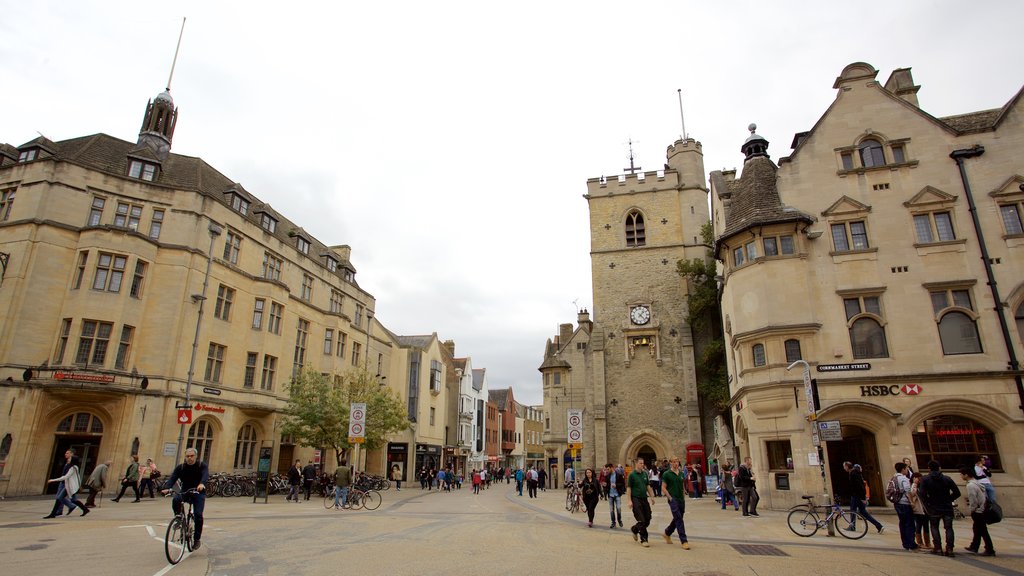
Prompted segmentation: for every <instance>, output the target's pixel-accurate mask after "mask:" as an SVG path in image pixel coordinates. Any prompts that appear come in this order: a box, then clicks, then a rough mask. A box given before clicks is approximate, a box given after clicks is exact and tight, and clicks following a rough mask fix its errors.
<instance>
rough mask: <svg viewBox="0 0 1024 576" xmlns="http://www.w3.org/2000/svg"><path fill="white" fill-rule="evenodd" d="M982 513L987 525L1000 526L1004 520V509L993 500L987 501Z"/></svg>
mask: <svg viewBox="0 0 1024 576" xmlns="http://www.w3.org/2000/svg"><path fill="white" fill-rule="evenodd" d="M981 513H982V517H983V518H984V520H985V524H998V523H999V522H1001V521H1002V520H1003V507H1002V506H1000V505H999V504H998V503H997V502H993V501H992V500H991V499H989V500H986V501H985V509H984V510H982V512H981Z"/></svg>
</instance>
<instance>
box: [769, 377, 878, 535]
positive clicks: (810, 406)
mask: <svg viewBox="0 0 1024 576" xmlns="http://www.w3.org/2000/svg"><path fill="white" fill-rule="evenodd" d="M797 365H803V367H804V396H805V397H806V398H807V414H808V416H807V419H808V421H810V423H811V443H813V444H814V446H815V447H816V448H817V449H818V463H819V466H820V467H821V486H822V490H823V491H824V495H825V504H826V505H828V506H831V505H832V499H831V498H830V497H829V495H828V484H827V482H826V480H825V451H824V450H823V449H822V447H821V439H822V436H823V435H822V434H819V430H824V429H825V428H820V427H819V426H817V424H818V422H817V420H818V411H817V408H815V405H814V404H815V402H814V396H815V394H814V382H813V381H811V365H810V364H808V363H807V362H806V361H805V360H797V361H795V362H793V363H792V364H790V365H789V366H788V367H787V368H786V370H787V371H789V370H792V369H793V368H794V367H796V366H797ZM869 368H871V365H870V364H868V365H867V368H855V369H856V370H867V369H869ZM818 369H819V371H821V366H818ZM848 369H849V368H848ZM822 424H831V422H822ZM836 424H838V422H836ZM840 437H841V436H840ZM825 440H826V441H827V440H828V438H827V437H826V438H825ZM808 461H812V459H811V458H810V457H808ZM827 529H828V535H829V536H835V535H836V531H835V527H834V526H833V525H832V523H831V522H829V523H828V526H827Z"/></svg>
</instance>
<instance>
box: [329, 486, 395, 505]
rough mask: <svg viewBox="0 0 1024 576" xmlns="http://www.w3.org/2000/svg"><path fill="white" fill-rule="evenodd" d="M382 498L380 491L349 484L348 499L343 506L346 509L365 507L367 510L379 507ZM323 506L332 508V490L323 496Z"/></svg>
mask: <svg viewBox="0 0 1024 576" xmlns="http://www.w3.org/2000/svg"><path fill="white" fill-rule="evenodd" d="M381 501H382V498H381V496H380V492H378V491H376V490H371V489H366V490H362V489H359V488H356V487H355V486H349V489H348V501H347V502H346V504H345V506H343V508H346V509H348V510H359V509H360V508H365V509H367V510H376V509H377V508H379V507H380V503H381ZM324 508H326V509H328V510H330V509H331V508H334V492H333V491H332V492H331V493H329V494H327V495H326V496H324Z"/></svg>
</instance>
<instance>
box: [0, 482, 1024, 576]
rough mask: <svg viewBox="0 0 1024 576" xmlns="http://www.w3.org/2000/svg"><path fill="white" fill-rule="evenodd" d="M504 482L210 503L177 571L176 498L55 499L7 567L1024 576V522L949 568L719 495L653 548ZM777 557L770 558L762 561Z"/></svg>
mask: <svg viewBox="0 0 1024 576" xmlns="http://www.w3.org/2000/svg"><path fill="white" fill-rule="evenodd" d="M511 488H512V486H507V485H496V486H493V487H492V488H491V489H489V490H484V491H482V492H481V494H480V495H478V496H475V495H473V493H472V491H471V490H469V489H465V488H464V489H463V490H461V491H458V492H454V493H437V492H426V491H421V490H420V489H419V486H418V485H416V486H413V487H410V488H407V489H405V490H402V491H401V492H395V491H394V490H393V489H392V490H391V491H388V492H384V493H383V496H384V503H383V504H382V505H381V507H380V508H379V509H378V510H376V511H373V512H369V511H355V512H352V511H334V510H325V509H324V507H323V505H322V500H314V501H311V502H308V503H307V502H303V503H299V504H295V503H285V502H284V496H275V497H273V498H272V499H271V503H269V504H264V503H262V501H260V502H259V503H255V504H254V503H253V502H252V500H251V499H245V498H213V499H210V500H209V501H208V503H207V514H206V517H207V528H206V534H205V535H204V538H203V543H204V545H203V548H201V549H200V550H199V551H197V552H196V553H195V554H192V555H191V556H189V557H187V558H186V559H185V560H183V561H182V562H181V564H179V565H177V566H175V567H173V568H172V567H169V566H168V564H167V562H166V560H165V559H164V553H163V534H164V529H165V522H166V521H167V519H168V517H169V516H170V501H169V500H164V499H157V500H145V501H143V502H141V503H138V504H134V503H131V502H130V501H129V500H128V499H125V500H122V501H121V502H120V503H113V502H110V501H109V500H107V501H105V502H103V505H102V507H100V508H95V509H94V510H93V512H92V513H91V514H90V515H89V516H87V517H85V518H81V517H79V515H78V512H75V513H74V514H73V515H72V516H69V517H64V518H60V519H56V520H43V519H41V518H42V516H44V515H45V514H47V513H48V512H49V510H50V507H51V505H52V500H49V499H45V500H44V499H41V498H29V499H15V500H6V501H3V502H0V558H2V559H3V560H2V565H3V571H4V573H6V574H17V575H18V576H30V575H35V574H47V575H50V574H62V573H76V574H89V575H104V574H111V575H117V576H135V575H140V576H150V575H163V574H170V575H174V576H192V575H196V576H198V575H205V574H212V575H215V576H221V575H232V576H249V575H257V574H289V575H296V574H337V573H341V572H344V573H346V574H371V575H372V574H388V575H389V576H396V575H404V574H410V575H421V574H446V575H454V574H486V575H488V576H491V575H495V574H523V573H528V574H535V575H538V576H539V575H543V574H560V575H575V574H586V575H588V576H590V575H594V576H597V575H603V574H628V575H632V574H684V575H686V574H693V575H698V574H699V575H719V574H722V575H726V574H727V575H757V576H768V575H786V576H793V575H803V574H830V575H831V574H839V575H842V576H858V575H879V574H899V575H900V576H911V575H915V574H955V573H965V571H969V572H970V573H971V574H972V575H973V576H977V575H981V574H1022V573H1024V520H1021V519H1008V520H1005V521H1004V522H1003V523H1001V524H998V525H995V526H993V527H992V533H993V537H994V538H995V543H996V550H997V551H998V553H999V556H998V557H996V558H980V557H975V556H972V555H970V554H969V553H966V552H964V553H963V554H958V556H957V557H956V558H954V559H949V558H941V557H935V556H932V555H930V554H919V553H907V552H904V551H902V550H901V549H900V545H899V533H898V530H897V527H896V517H895V516H894V515H883V514H880V515H879V516H878V517H879V519H880V520H881V521H882V522H883V523H885V524H886V526H887V529H886V531H885V533H884V534H881V535H879V534H875V533H874V530H871V531H870V533H869V534H868V535H867V536H866V537H865V538H864V539H862V540H859V541H850V540H846V539H843V538H840V537H835V538H829V537H827V536H825V535H824V534H825V533H824V531H821V532H819V533H818V535H816V536H814V537H813V538H799V537H797V536H795V535H793V534H792V533H791V532H790V531H789V529H788V528H787V527H786V521H785V513H784V512H772V511H768V510H762V511H761V517H760V518H747V519H744V518H742V517H741V516H740V514H739V513H737V512H733V511H732V509H731V508H730V509H729V510H726V511H722V510H720V509H719V505H718V503H716V502H715V501H714V499H713V498H704V499H701V500H687V509H686V516H685V518H686V526H687V532H688V534H689V537H690V543H691V545H692V549H691V550H688V551H687V550H683V549H682V548H681V547H680V546H679V544H678V541H674V542H673V544H672V545H668V544H666V543H665V542H664V540H662V538H661V535H660V533H661V530H662V529H663V528H664V526H665V525H666V524H667V523H668V517H669V516H668V506H667V504H665V503H664V500H659V501H658V503H657V505H656V506H655V513H654V522H653V524H652V531H651V547H650V548H642V547H640V546H639V545H637V544H636V543H635V542H633V539H632V538H631V537H630V533H629V526H630V525H631V524H632V517H631V514H630V513H629V511H628V509H626V508H625V507H624V510H623V512H624V523H625V528H622V529H615V530H609V529H608V507H607V504H606V503H605V502H601V503H600V504H599V505H598V513H597V516H596V518H595V526H594V528H587V526H586V513H585V512H580V513H577V514H574V515H573V514H569V513H568V512H566V511H565V509H564V495H563V492H562V491H561V490H549V491H547V492H546V493H543V492H542V493H541V494H540V497H539V498H537V499H529V498H527V497H526V496H523V497H519V496H517V495H516V494H515V493H514V491H513V490H512V489H511ZM956 531H957V541H956V544H957V551H958V552H960V551H962V548H963V546H965V545H966V544H967V542H968V539H969V537H970V522H969V521H963V520H960V521H957V522H956ZM758 552H761V553H770V554H774V555H763V554H756V553H758Z"/></svg>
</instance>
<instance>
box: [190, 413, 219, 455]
mask: <svg viewBox="0 0 1024 576" xmlns="http://www.w3.org/2000/svg"><path fill="white" fill-rule="evenodd" d="M185 448H195V449H196V460H199V461H201V462H206V463H207V464H209V463H210V450H211V449H212V448H213V426H212V425H210V422H209V421H208V420H205V419H199V420H196V421H195V422H193V423H192V426H191V427H189V429H188V441H187V443H186V444H185Z"/></svg>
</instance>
